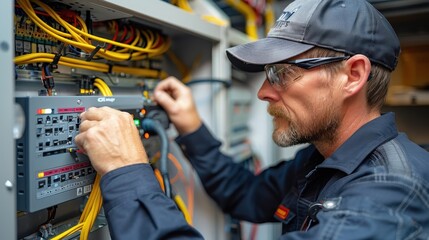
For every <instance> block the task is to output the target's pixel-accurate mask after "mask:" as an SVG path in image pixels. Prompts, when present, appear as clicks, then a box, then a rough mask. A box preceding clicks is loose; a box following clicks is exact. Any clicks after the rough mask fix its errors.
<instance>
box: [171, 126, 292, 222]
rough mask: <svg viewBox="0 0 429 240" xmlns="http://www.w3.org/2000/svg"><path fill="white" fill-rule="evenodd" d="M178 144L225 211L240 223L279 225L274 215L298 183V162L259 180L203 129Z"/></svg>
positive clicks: (283, 165) (274, 169)
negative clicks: (285, 195) (239, 220)
mask: <svg viewBox="0 0 429 240" xmlns="http://www.w3.org/2000/svg"><path fill="white" fill-rule="evenodd" d="M176 142H177V143H178V144H179V145H180V146H181V148H182V150H183V152H184V154H185V155H186V156H187V157H188V159H189V160H190V162H191V164H192V166H193V167H194V169H195V170H196V172H197V173H198V176H199V178H200V179H201V182H202V184H203V186H204V188H205V190H206V191H207V193H208V195H209V196H210V197H211V198H213V199H214V200H215V201H216V202H217V204H218V205H219V206H220V207H221V208H222V210H223V211H224V212H226V213H228V214H230V215H231V216H233V217H236V218H238V219H242V220H246V221H250V222H255V223H261V222H273V221H276V220H275V218H274V213H275V211H276V209H277V207H278V205H279V204H280V202H281V200H282V196H284V194H285V192H287V191H289V190H290V189H291V186H290V185H291V184H289V183H293V182H295V180H294V178H295V177H296V176H295V172H296V171H295V170H293V167H294V165H293V164H294V163H293V162H295V161H287V162H281V163H280V164H278V165H277V166H274V167H271V168H270V169H269V171H263V172H262V173H260V174H259V175H257V176H255V175H254V174H253V173H252V172H250V171H248V170H247V169H245V168H244V167H242V166H241V165H239V164H236V163H234V162H233V160H232V158H231V157H229V156H226V155H224V154H222V152H221V151H220V150H219V147H220V145H221V143H220V142H219V141H218V140H216V139H215V138H214V137H213V136H212V134H211V133H210V132H209V130H208V129H207V128H206V127H205V126H204V125H202V126H201V127H200V128H199V129H198V130H197V131H195V132H193V133H191V134H189V135H186V136H180V137H178V138H177V139H176Z"/></svg>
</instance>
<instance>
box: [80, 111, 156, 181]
mask: <svg viewBox="0 0 429 240" xmlns="http://www.w3.org/2000/svg"><path fill="white" fill-rule="evenodd" d="M80 117H81V121H82V122H81V124H80V127H79V129H80V133H79V134H78V135H76V137H75V142H76V145H77V146H78V148H79V149H81V150H83V151H84V152H86V154H87V155H88V157H89V158H90V160H91V163H92V166H93V167H94V168H95V170H96V171H97V172H98V173H99V174H100V175H101V176H103V175H104V174H106V173H108V172H110V171H112V170H115V169H117V168H121V167H124V166H127V165H132V164H137V163H148V158H147V155H146V151H145V150H144V147H143V144H142V142H141V139H140V135H139V133H138V130H137V128H136V126H135V124H134V121H133V118H132V116H131V115H130V114H129V113H126V112H121V111H118V110H115V109H112V108H109V107H101V108H89V109H88V110H87V111H86V112H84V113H82V114H81V116H80Z"/></svg>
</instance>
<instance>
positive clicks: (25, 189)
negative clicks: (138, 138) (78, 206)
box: [16, 96, 168, 212]
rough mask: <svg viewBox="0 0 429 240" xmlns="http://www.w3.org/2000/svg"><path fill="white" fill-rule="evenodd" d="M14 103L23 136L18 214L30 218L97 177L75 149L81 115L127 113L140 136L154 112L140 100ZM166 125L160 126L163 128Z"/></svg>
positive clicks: (85, 187)
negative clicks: (105, 110)
mask: <svg viewBox="0 0 429 240" xmlns="http://www.w3.org/2000/svg"><path fill="white" fill-rule="evenodd" d="M16 102H17V103H18V104H19V105H20V106H21V107H22V109H23V110H24V113H25V116H26V123H25V132H24V134H23V136H22V137H21V138H20V139H18V140H17V141H16V152H17V155H16V156H17V159H16V161H17V176H18V196H17V197H18V207H17V208H18V210H21V211H29V212H34V211H37V210H40V209H44V208H47V207H50V206H53V205H56V204H59V203H62V202H65V201H68V200H71V199H74V198H77V197H81V196H84V195H87V194H88V193H90V192H91V187H92V183H93V181H94V177H95V174H96V173H95V171H94V169H93V168H92V167H91V164H90V162H89V159H88V158H87V157H86V155H85V154H82V153H81V152H80V150H79V149H77V148H76V145H75V143H74V137H75V136H76V135H77V134H78V133H79V124H80V118H79V115H80V114H81V113H82V112H84V111H85V110H87V109H88V108H89V107H101V106H109V107H112V108H115V109H119V110H122V111H127V112H129V113H130V114H132V115H133V116H134V123H135V124H136V127H137V128H138V129H139V131H140V133H141V135H142V136H143V135H144V133H145V132H144V129H142V126H141V122H142V121H143V119H144V118H145V117H146V116H147V115H148V114H150V113H151V112H153V109H157V107H156V106H155V105H154V104H153V103H151V102H150V101H148V100H147V99H145V98H143V97H139V96H112V97H101V96H56V97H48V96H35V97H18V98H16ZM158 109H159V108H158ZM151 115H152V116H153V114H151ZM160 117H163V116H160ZM165 119H166V117H163V119H160V120H162V121H163V123H164V126H165V127H166V128H167V127H168V122H166V121H165ZM146 136H147V135H146ZM112 137H114V136H112ZM146 141H148V140H146ZM149 149H150V148H149Z"/></svg>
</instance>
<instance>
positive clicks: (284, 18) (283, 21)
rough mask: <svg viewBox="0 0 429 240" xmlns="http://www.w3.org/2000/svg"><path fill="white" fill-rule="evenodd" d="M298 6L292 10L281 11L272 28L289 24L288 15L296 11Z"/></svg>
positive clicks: (290, 15)
mask: <svg viewBox="0 0 429 240" xmlns="http://www.w3.org/2000/svg"><path fill="white" fill-rule="evenodd" d="M298 9H299V7H297V8H295V9H294V10H292V12H289V11H283V12H282V15H280V17H279V18H278V19H277V21H276V25H275V26H274V28H281V27H287V26H288V24H289V21H288V19H289V18H290V17H292V15H293V14H294V13H296V12H297V11H298Z"/></svg>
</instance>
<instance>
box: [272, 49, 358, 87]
mask: <svg viewBox="0 0 429 240" xmlns="http://www.w3.org/2000/svg"><path fill="white" fill-rule="evenodd" d="M349 58H350V56H341V57H321V58H305V59H297V60H291V61H286V62H282V63H277V64H268V65H266V66H265V74H266V76H267V79H268V82H269V83H270V84H271V86H273V87H274V88H276V89H279V90H281V89H284V88H286V87H287V86H288V85H290V84H291V83H293V82H295V81H296V80H298V79H300V78H301V77H302V74H303V69H306V70H308V69H312V68H315V67H318V66H322V65H325V64H329V63H334V62H340V61H343V60H346V59H349Z"/></svg>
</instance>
